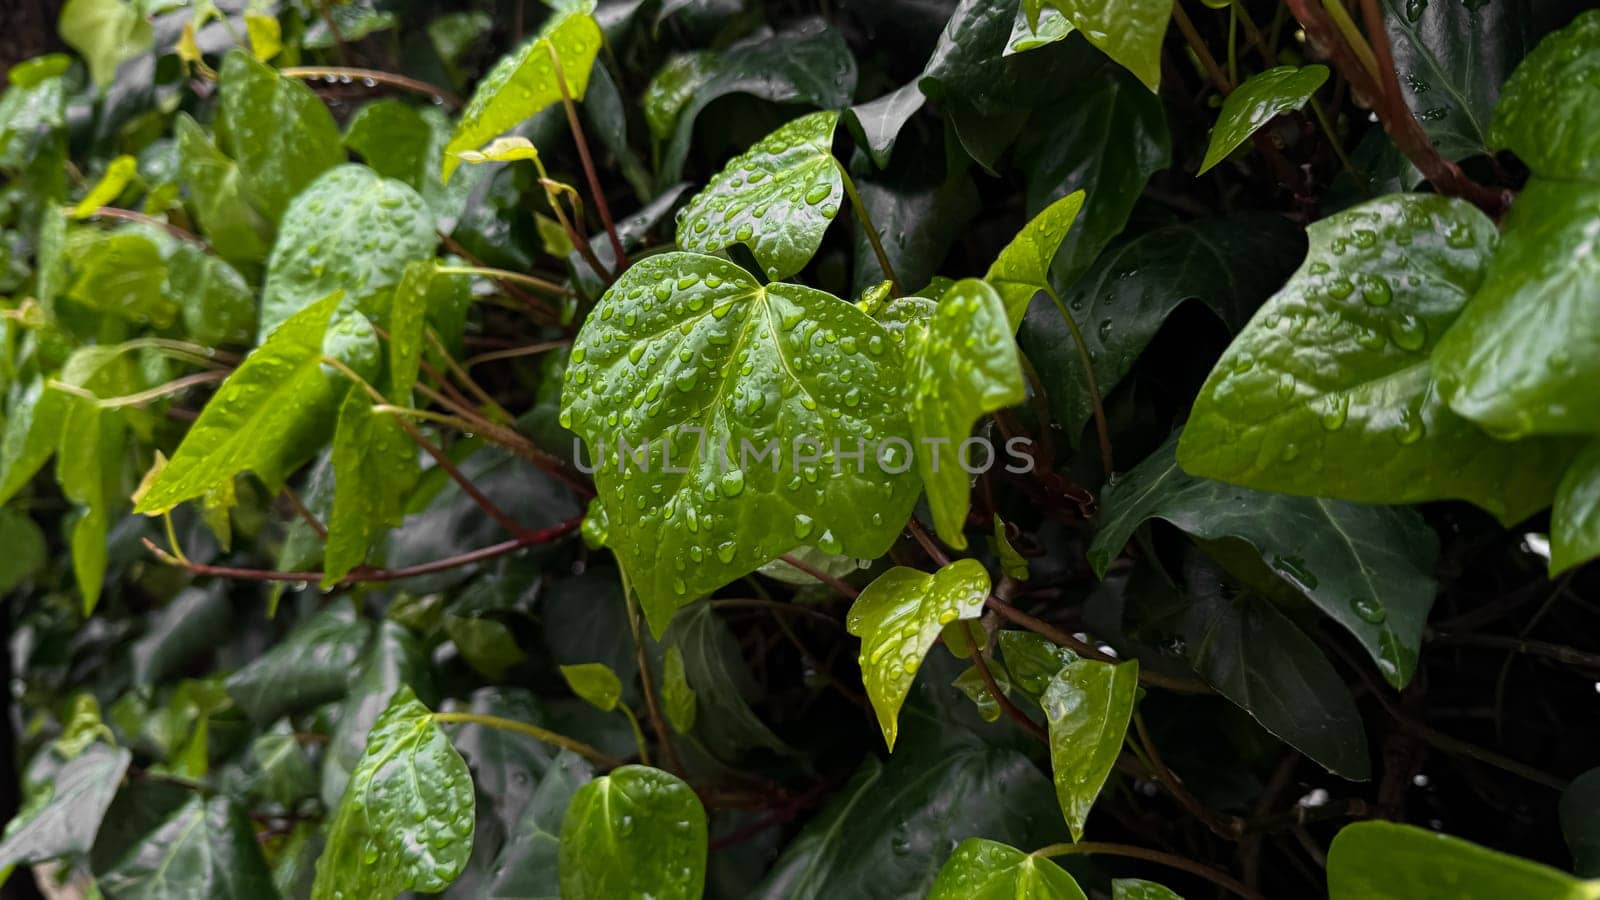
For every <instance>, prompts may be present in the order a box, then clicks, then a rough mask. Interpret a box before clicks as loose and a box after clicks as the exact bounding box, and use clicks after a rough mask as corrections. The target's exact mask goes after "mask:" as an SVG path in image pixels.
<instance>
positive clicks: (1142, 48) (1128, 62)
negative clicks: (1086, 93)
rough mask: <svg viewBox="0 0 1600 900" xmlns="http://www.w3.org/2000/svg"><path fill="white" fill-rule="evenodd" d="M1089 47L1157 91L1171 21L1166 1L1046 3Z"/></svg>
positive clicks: (1070, 0)
mask: <svg viewBox="0 0 1600 900" xmlns="http://www.w3.org/2000/svg"><path fill="white" fill-rule="evenodd" d="M1044 2H1046V3H1048V4H1050V5H1051V6H1053V7H1055V8H1056V9H1058V10H1060V11H1061V14H1062V15H1063V16H1065V17H1066V19H1067V21H1068V22H1069V23H1071V24H1072V25H1073V27H1074V28H1076V29H1077V30H1078V31H1079V32H1080V33H1082V34H1083V36H1084V37H1086V38H1088V39H1089V43H1091V44H1093V45H1095V46H1096V47H1099V48H1100V49H1101V51H1103V52H1104V53H1105V54H1106V55H1107V56H1109V57H1111V58H1112V59H1113V60H1116V62H1117V63H1118V64H1119V65H1121V66H1123V67H1124V68H1126V69H1127V70H1128V71H1130V72H1132V73H1133V74H1134V75H1136V76H1138V78H1139V80H1140V81H1142V82H1144V86H1145V87H1147V88H1149V89H1150V90H1151V91H1154V90H1155V89H1156V87H1157V86H1158V85H1159V84H1160V83H1161V41H1162V38H1164V37H1165V36H1166V33H1167V20H1168V19H1170V18H1171V17H1172V4H1170V3H1167V2H1166V0H1123V2H1116V0H1044Z"/></svg>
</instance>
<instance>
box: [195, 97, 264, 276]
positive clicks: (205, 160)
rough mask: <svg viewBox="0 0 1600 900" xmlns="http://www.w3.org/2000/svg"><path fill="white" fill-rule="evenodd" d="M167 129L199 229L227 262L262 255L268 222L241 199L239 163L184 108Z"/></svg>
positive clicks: (254, 259) (257, 258)
mask: <svg viewBox="0 0 1600 900" xmlns="http://www.w3.org/2000/svg"><path fill="white" fill-rule="evenodd" d="M173 130H174V131H175V132H176V135H177V140H178V157H179V159H180V160H181V166H182V168H181V171H182V176H183V181H184V184H185V185H187V186H188V188H189V202H190V203H191V204H192V205H193V207H194V215H195V218H196V219H197V220H199V223H200V229H201V233H202V234H204V235H205V237H206V239H207V240H208V241H210V242H211V246H213V247H215V248H217V253H218V254H220V255H221V256H222V257H223V258H224V259H227V260H228V261H230V262H233V263H238V264H247V263H259V262H261V261H262V260H264V259H266V258H267V251H268V250H269V249H271V246H272V225H271V224H270V223H268V222H267V221H266V220H265V219H263V218H262V217H261V215H260V214H259V213H257V212H256V211H255V210H254V209H253V208H252V207H251V206H250V204H249V203H247V202H246V201H245V199H244V195H245V188H244V183H243V177H242V176H241V175H240V173H239V166H238V165H237V164H236V163H235V162H234V161H233V160H231V159H229V158H228V157H227V156H226V155H224V154H223V152H222V151H221V150H218V149H217V145H216V144H214V143H212V141H211V138H210V137H209V136H208V135H207V134H206V133H205V130H204V129H203V128H201V127H200V125H199V123H197V122H195V120H194V119H192V118H190V117H189V115H188V114H187V113H179V114H178V116H177V119H176V121H175V123H174V125H173Z"/></svg>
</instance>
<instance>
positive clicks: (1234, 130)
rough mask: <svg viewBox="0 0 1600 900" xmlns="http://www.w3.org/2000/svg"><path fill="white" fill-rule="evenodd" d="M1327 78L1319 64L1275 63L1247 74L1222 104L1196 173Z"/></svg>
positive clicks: (1300, 102)
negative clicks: (1302, 66) (1290, 64)
mask: <svg viewBox="0 0 1600 900" xmlns="http://www.w3.org/2000/svg"><path fill="white" fill-rule="evenodd" d="M1327 80H1328V67H1327V66H1319V65H1311V66H1306V67H1304V68H1297V67H1295V66H1278V67H1277V68H1273V69H1268V70H1266V71H1265V72H1259V73H1257V74H1255V75H1252V76H1250V77H1249V78H1248V79H1247V80H1246V81H1245V83H1244V84H1241V85H1239V87H1238V88H1236V89H1235V90H1234V91H1233V93H1231V94H1229V95H1228V99H1227V100H1226V101H1225V102H1224V103H1223V104H1222V113H1221V115H1219V116H1218V117H1217V124H1216V127H1215V128H1213V129H1212V130H1211V145H1210V146H1209V147H1207V148H1206V158H1205V161H1204V162H1202V163H1200V171H1199V172H1197V173H1196V174H1204V173H1205V172H1206V170H1208V169H1210V168H1211V167H1212V166H1214V165H1216V164H1217V163H1219V162H1222V161H1223V160H1224V159H1227V158H1228V155H1229V154H1230V153H1232V152H1233V151H1234V150H1237V149H1238V148H1239V147H1240V146H1241V145H1242V144H1244V142H1245V141H1247V140H1249V139H1250V135H1252V134H1255V133H1256V131H1258V130H1259V129H1260V128H1261V126H1263V125H1265V124H1267V123H1268V122H1271V121H1272V120H1273V119H1275V118H1277V117H1278V116H1279V115H1281V114H1283V113H1286V112H1288V111H1290V110H1292V109H1300V108H1301V107H1303V106H1305V105H1306V101H1308V100H1310V99H1311V98H1312V96H1314V95H1315V94H1316V92H1317V88H1320V87H1322V85H1323V83H1324V82H1326V81H1327Z"/></svg>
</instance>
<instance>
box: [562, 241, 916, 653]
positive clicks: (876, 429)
mask: <svg viewBox="0 0 1600 900" xmlns="http://www.w3.org/2000/svg"><path fill="white" fill-rule="evenodd" d="M564 380H565V384H566V387H565V390H564V393H563V395H562V411H561V420H562V424H563V425H564V426H566V427H568V428H571V429H572V430H574V431H575V432H577V433H578V434H579V435H580V436H582V437H583V439H584V441H585V443H586V444H587V445H588V447H589V451H590V455H591V458H592V460H593V463H594V465H596V466H597V467H598V468H597V471H596V472H595V483H596V487H597V488H598V489H599V492H600V497H601V499H602V500H603V501H604V503H605V507H606V510H607V512H608V513H609V515H610V521H611V523H612V528H611V535H610V539H609V541H608V543H609V546H611V547H612V548H613V549H614V550H615V551H616V553H617V556H618V558H619V559H620V560H621V561H622V564H623V568H624V569H625V570H626V571H627V573H628V576H629V578H630V581H631V583H632V585H633V587H634V588H635V589H636V590H637V591H638V593H639V598H640V601H641V603H642V605H643V607H644V611H645V614H646V616H647V617H648V618H649V621H650V626H651V628H652V629H653V630H654V631H656V632H657V633H660V631H661V630H662V629H664V628H666V625H667V621H668V619H670V618H671V615H672V613H673V611H674V610H676V609H677V608H678V607H680V606H682V605H684V604H685V603H688V602H689V601H691V600H694V599H695V598H696V597H698V596H700V595H701V594H703V593H705V592H708V591H710V590H713V589H715V588H718V587H720V586H722V585H723V584H726V583H727V582H729V581H731V580H733V579H735V578H738V577H739V576H741V575H744V574H746V573H749V572H753V571H755V570H756V569H757V568H759V567H760V566H762V565H763V564H765V563H766V562H768V561H769V560H771V559H774V558H776V557H778V556H781V555H782V554H784V553H786V552H788V551H789V550H791V549H793V548H795V547H799V546H802V545H806V544H810V545H815V546H817V547H819V548H821V549H822V550H825V551H827V552H829V553H844V554H848V555H852V556H857V557H860V558H863V559H872V558H876V557H877V556H879V555H881V554H882V553H883V552H884V551H885V550H887V549H888V547H889V545H890V544H891V543H892V542H893V541H894V539H895V536H896V535H898V534H899V532H900V528H901V527H902V526H903V525H904V524H905V520H906V517H907V516H908V515H909V514H910V510H911V505H912V503H913V502H914V501H915V491H916V478H915V476H914V475H911V474H909V469H910V467H911V465H912V461H911V459H910V458H909V443H908V441H907V437H906V436H907V435H908V434H909V433H910V428H909V426H908V425H907V423H906V415H905V411H904V400H903V396H904V394H903V386H904V372H903V371H902V364H901V361H900V353H899V350H898V348H897V347H896V346H895V343H894V341H893V339H892V338H891V337H890V336H889V334H888V332H886V331H885V330H884V329H883V327H882V326H880V325H879V324H878V323H876V322H874V321H873V320H872V319H871V318H870V317H868V316H867V315H866V314H865V313H863V312H861V311H860V310H859V309H857V308H856V307H854V306H853V305H851V304H849V303H845V302H844V301H842V300H840V299H838V298H837V297H833V296H830V295H828V294H825V293H823V292H821V291H817V290H813V289H811V288H806V287H800V286H798V285H790V284H769V285H765V286H763V285H760V284H758V283H756V281H755V280H754V279H752V278H751V277H750V275H749V274H748V273H746V272H745V271H744V270H743V269H741V268H739V267H738V266H736V265H734V264H732V263H730V262H727V261H726V260H722V259H718V258H716V257H711V256H703V255H700V254H696V253H666V254H661V255H658V256H652V257H649V258H647V259H643V260H640V261H639V262H638V263H636V264H635V265H634V266H633V267H632V268H630V269H629V270H628V271H627V272H626V273H624V274H623V276H622V277H621V278H619V279H618V280H617V283H616V284H614V285H612V287H611V289H610V290H609V291H607V292H606V294H605V296H604V297H603V298H602V299H601V301H600V303H599V305H598V306H597V307H596V309H595V311H594V312H593V313H592V314H591V315H590V316H589V317H588V319H587V320H586V321H585V323H584V326H583V330H582V331H581V332H579V334H578V339H577V342H576V344H575V345H574V347H573V350H572V356H571V363H570V365H569V366H568V368H567V371H566V374H565V376H564ZM858 451H860V454H861V455H859V456H858V455H857V452H858ZM625 457H626V458H625Z"/></svg>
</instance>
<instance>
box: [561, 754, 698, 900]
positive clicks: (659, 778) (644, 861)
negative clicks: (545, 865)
mask: <svg viewBox="0 0 1600 900" xmlns="http://www.w3.org/2000/svg"><path fill="white" fill-rule="evenodd" d="M705 877H706V813H705V809H704V808H703V807H701V805H700V798H699V797H697V796H695V793H694V790H693V789H691V788H690V787H689V786H688V785H687V784H685V783H684V782H682V781H681V780H679V779H678V778H676V777H675V776H673V775H670V774H668V773H666V772H663V771H661V770H659V769H650V768H646V767H644V766H623V767H622V768H620V769H616V770H614V771H613V772H612V773H611V774H609V775H606V776H603V777H601V778H596V779H595V780H594V781H591V782H589V783H588V784H585V785H584V786H583V787H581V788H579V789H578V792H577V793H576V794H575V795H573V798H572V805H571V806H570V807H569V808H568V809H567V814H566V817H565V818H564V819H563V820H562V822H561V896H562V897H563V898H566V900H612V898H618V897H654V898H658V900H696V898H698V897H700V895H701V892H702V890H703V889H704V887H705Z"/></svg>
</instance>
